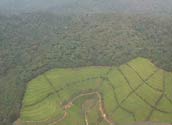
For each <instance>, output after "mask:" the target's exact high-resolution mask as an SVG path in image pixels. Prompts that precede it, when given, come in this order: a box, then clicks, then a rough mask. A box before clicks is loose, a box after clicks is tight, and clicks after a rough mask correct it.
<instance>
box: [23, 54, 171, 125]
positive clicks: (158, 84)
mask: <svg viewBox="0 0 172 125" xmlns="http://www.w3.org/2000/svg"><path fill="white" fill-rule="evenodd" d="M111 68H112V70H111ZM156 71H157V72H156ZM107 73H108V74H107ZM150 76H151V77H150ZM160 90H161V91H160ZM171 90H172V73H171V72H166V71H163V70H161V69H158V68H157V67H156V66H155V65H154V64H152V63H151V62H150V61H149V60H147V59H144V58H140V57H139V58H137V59H134V60H132V61H130V62H129V63H128V64H123V65H121V66H120V67H96V66H92V67H82V68H75V69H72V68H66V69H62V68H61V69H53V70H50V71H48V72H46V73H44V74H43V75H40V76H38V77H37V78H35V79H33V80H31V81H30V82H29V83H28V86H27V90H26V93H25V96H24V100H23V106H22V109H21V114H20V115H21V116H20V119H21V120H23V123H27V121H41V123H34V122H33V123H32V122H31V123H29V125H35V124H37V125H43V124H48V123H52V122H54V121H55V120H58V119H60V118H61V117H62V116H63V114H64V112H65V110H64V109H63V106H64V104H67V103H68V102H69V101H70V100H72V99H73V98H75V97H77V96H78V95H80V94H81V93H88V92H99V93H101V95H102V98H103V103H104V108H105V111H106V113H107V114H108V116H109V117H110V118H111V119H112V120H113V121H115V122H117V123H121V122H124V123H125V122H133V121H135V119H136V121H144V120H146V118H147V117H148V115H149V114H150V112H151V110H152V107H153V106H155V107H156V108H157V109H160V110H163V111H172V91H171ZM163 91H164V97H163V98H162V99H161V100H160V101H159V102H158V103H157V100H158V99H159V98H160V96H161V95H162V94H163ZM89 98H91V99H95V100H96V98H97V97H96V95H89V96H85V97H80V98H78V99H77V100H76V101H74V102H73V105H72V107H71V108H70V109H68V110H66V112H67V117H66V118H65V119H64V120H62V121H60V122H59V123H57V124H58V125H82V124H85V121H84V111H83V110H82V108H83V107H82V104H83V103H84V102H85V101H84V100H87V99H89ZM97 100H98V99H97ZM156 103H157V104H156ZM133 116H135V118H134V117H133ZM99 117H100V113H99V110H98V108H96V107H95V108H94V109H93V111H90V113H89V115H88V119H89V120H90V123H93V124H94V123H96V119H99ZM46 120H48V121H46ZM149 120H151V121H158V122H172V113H163V112H159V111H157V110H156V109H155V110H153V111H152V116H151V117H150V119H149ZM44 121H45V122H44ZM27 124H28V123H27ZM100 124H101V125H103V124H107V123H106V122H105V121H104V120H103V121H102V122H101V123H100Z"/></svg>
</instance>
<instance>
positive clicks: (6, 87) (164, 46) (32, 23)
mask: <svg viewBox="0 0 172 125" xmlns="http://www.w3.org/2000/svg"><path fill="white" fill-rule="evenodd" d="M5 1H6V0H5ZM26 5H28V4H26ZM0 13H1V12H0ZM171 26H172V17H171V16H170V15H168V14H155V15H154V14H131V13H130V14H129V13H128V14H127V13H99V14H98V13H91V14H90V13H88V14H66V13H63V14H57V13H55V14H54V13H51V12H50V13H49V12H38V11H37V12H33V13H22V14H16V15H10V16H9V15H3V14H0V124H2V125H11V124H12V123H13V122H14V121H15V120H16V119H17V118H18V117H19V116H20V114H19V112H20V109H21V107H22V100H23V96H24V93H25V90H26V86H27V83H29V81H31V80H32V79H34V78H35V77H37V76H39V75H40V74H42V73H44V72H46V71H49V72H52V73H49V72H46V73H47V75H46V76H47V78H49V79H50V80H51V82H52V84H53V86H54V87H57V86H59V85H60V84H63V83H59V80H64V81H65V80H66V81H68V79H69V78H70V79H73V77H74V79H76V80H82V79H84V77H85V78H86V76H87V75H86V74H89V73H93V72H95V73H93V74H90V76H91V75H93V76H95V77H96V74H97V71H96V70H95V71H91V70H90V71H88V72H87V73H85V74H83V76H82V77H81V78H79V77H76V76H74V75H71V74H72V73H71V74H68V79H66V78H64V77H63V78H61V79H58V78H56V77H55V76H53V72H59V76H60V74H66V75H67V73H66V71H65V70H64V69H66V68H67V69H68V70H69V71H70V72H73V70H74V68H78V67H89V66H102V67H103V66H105V67H106V69H108V68H109V67H111V66H115V67H119V66H120V65H122V64H125V63H126V62H128V61H129V60H132V59H134V58H136V57H145V58H148V59H149V60H150V61H151V62H153V63H154V64H156V65H157V66H158V67H159V68H161V69H164V70H166V71H170V72H168V73H166V75H165V77H166V79H165V80H166V83H167V84H166V86H165V88H166V90H167V91H166V92H167V93H166V95H167V97H168V98H169V99H171V100H172V97H171V94H172V92H171V88H170V86H171V79H172V78H171V71H172V58H171V57H172V42H171V40H172V35H171V34H172V27H171ZM134 63H135V62H129V65H131V66H133V68H134V69H135V70H136V71H137V72H138V73H139V75H140V76H141V77H142V78H143V79H145V78H147V76H148V75H149V74H150V73H151V72H152V71H153V70H154V68H153V67H152V64H151V65H149V64H150V63H149V64H147V65H146V64H145V66H146V69H145V67H144V68H143V67H142V65H139V64H137V66H136V65H135V64H134ZM134 66H135V67H134ZM115 67H113V68H114V70H113V71H112V73H111V74H109V79H110V80H111V81H112V84H113V81H114V82H115V85H114V86H115V87H117V86H118V87H119V89H116V91H117V93H120V94H119V95H117V96H119V97H118V98H119V102H121V101H122V100H123V99H124V98H125V97H126V95H128V93H129V92H130V88H128V86H127V85H128V84H127V83H126V81H125V79H123V76H122V75H120V74H119V73H118V72H119V71H118V70H117V69H116V68H115ZM124 67H125V66H124ZM139 67H140V68H139ZM54 68H57V70H59V71H56V69H55V70H51V69H54ZM63 68H64V69H63ZM70 68H71V69H70ZM92 68H93V69H94V68H95V67H92ZM99 68H100V67H99ZM120 68H121V69H123V66H121V67H120ZM79 69H80V70H84V68H79ZM103 70H105V69H104V68H100V71H98V72H100V74H101V72H103ZM124 70H125V71H124V73H127V74H128V73H130V72H131V74H130V78H135V81H133V82H132V87H133V88H134V87H136V86H137V83H141V81H142V80H141V79H140V78H139V76H137V75H136V74H134V73H133V72H134V71H133V70H131V69H129V68H127V69H125V68H124ZM60 72H61V73H60ZM46 73H45V74H46ZM48 74H51V75H48ZM100 74H97V75H100ZM113 74H114V75H116V77H118V78H119V81H120V83H123V84H122V85H121V84H120V83H116V81H117V80H116V79H114V78H113ZM158 74H162V71H161V70H159V71H158ZM158 74H157V75H156V76H154V77H153V78H152V79H150V80H149V84H148V85H149V86H150V87H152V88H153V90H158V92H161V91H162V84H161V80H162V76H159V75H158ZM76 75H78V76H80V75H79V73H78V74H76ZM128 75H129V74H128ZM128 75H127V76H128ZM43 77H44V76H40V77H38V78H37V80H38V83H39V81H40V82H42V81H47V80H46V79H45V78H43ZM51 77H54V78H51ZM130 78H127V79H128V80H129V81H131V80H132V79H130ZM56 80H57V82H58V84H56V82H55V81H56ZM95 80H96V79H95ZM69 81H70V80H69ZM86 82H89V81H85V83H86ZM103 82H106V81H103ZM155 82H158V83H159V84H158V85H156V83H155ZM43 83H45V87H44V89H43V88H42V91H38V92H37V95H39V96H37V97H35V96H34V97H33V99H30V100H27V101H28V102H26V103H27V105H29V103H30V104H32V103H37V102H36V101H37V100H41V99H42V97H44V96H45V95H47V93H53V92H54V90H52V89H51V86H50V85H49V84H48V85H47V84H46V82H43ZM90 84H91V83H90ZM84 85H85V84H84ZM38 86H39V85H38ZM97 86H98V85H97ZM102 86H103V85H102ZM120 86H122V87H123V89H124V90H125V91H122V93H121V90H120ZM30 87H31V90H29V89H28V90H27V91H37V89H39V87H38V88H37V85H36V84H34V85H33V86H30ZM85 87H87V86H86V85H85ZM94 87H95V86H94ZM104 87H105V88H107V89H108V87H109V86H106V85H104ZM143 87H145V88H146V86H143ZM87 88H89V87H87ZM34 89H35V90H34ZM71 89H73V90H71V91H75V89H77V88H71ZM78 89H80V88H78ZM147 89H149V88H147ZM153 90H150V93H152V91H153ZM101 91H103V90H101ZM142 91H143V90H141V91H140V93H142ZM158 92H157V93H154V94H155V95H157V97H158V95H159V93H158ZM42 93H43V94H42ZM110 93H112V92H110ZM150 93H149V94H150ZM76 94H77V93H76ZM69 95H70V91H69V94H66V93H63V92H61V96H62V97H66V98H68V97H69ZM28 96H32V95H30V94H29V95H28ZM103 96H106V97H108V98H111V97H109V96H108V95H103ZM144 96H146V95H144ZM108 98H105V99H106V101H108V100H107V99H108ZM24 100H25V99H24ZM152 102H154V101H153V100H152ZM105 105H108V106H107V107H108V108H107V110H111V108H112V107H111V106H109V104H105ZM114 105H116V103H115V102H114ZM120 110H121V109H118V110H117V111H120ZM124 112H125V111H124ZM95 114H96V113H95ZM88 115H89V114H88ZM126 117H127V115H126ZM131 118H132V117H131ZM102 124H103V123H102Z"/></svg>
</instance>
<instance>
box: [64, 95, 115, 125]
mask: <svg viewBox="0 0 172 125" xmlns="http://www.w3.org/2000/svg"><path fill="white" fill-rule="evenodd" d="M88 95H96V96H97V97H98V99H99V111H100V113H101V116H102V118H103V119H104V120H105V121H106V122H107V123H108V124H109V125H115V124H114V122H113V121H112V120H111V119H110V118H109V117H108V115H107V114H106V112H105V109H104V104H103V101H102V97H101V94H100V93H99V92H90V93H84V94H80V95H78V96H76V97H75V98H73V99H72V100H71V101H69V102H68V103H67V104H66V105H64V109H65V110H67V109H70V108H71V107H72V105H73V102H74V101H75V100H77V99H78V98H80V97H83V96H88ZM85 122H86V125H88V120H87V117H86V114H85Z"/></svg>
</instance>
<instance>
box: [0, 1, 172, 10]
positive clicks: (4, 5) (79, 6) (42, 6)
mask: <svg viewBox="0 0 172 125" xmlns="http://www.w3.org/2000/svg"><path fill="white" fill-rule="evenodd" d="M40 10H41V11H47V10H48V11H53V12H58V13H62V12H75V13H76V12H115V11H122V12H157V13H158V12H164V13H166V12H171V10H172V0H0V12H2V13H25V12H33V11H40Z"/></svg>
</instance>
